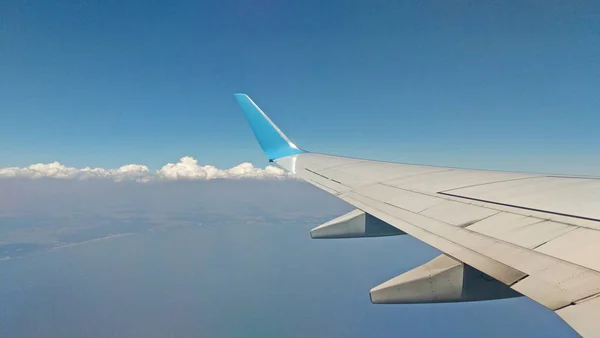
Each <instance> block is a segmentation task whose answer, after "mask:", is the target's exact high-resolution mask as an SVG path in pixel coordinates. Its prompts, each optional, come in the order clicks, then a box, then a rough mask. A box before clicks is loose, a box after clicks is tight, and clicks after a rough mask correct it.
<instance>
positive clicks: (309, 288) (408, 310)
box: [0, 224, 574, 337]
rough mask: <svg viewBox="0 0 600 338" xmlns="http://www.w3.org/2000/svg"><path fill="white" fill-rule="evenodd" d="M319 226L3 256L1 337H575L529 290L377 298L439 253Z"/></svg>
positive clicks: (200, 231)
mask: <svg viewBox="0 0 600 338" xmlns="http://www.w3.org/2000/svg"><path fill="white" fill-rule="evenodd" d="M310 227H311V226H309V225H297V226H294V225H287V226H276V225H261V224H254V225H211V224H207V225H202V226H197V227H183V228H175V229H169V230H166V231H156V232H150V231H147V232H143V233H138V234H133V235H130V236H124V237H119V238H113V239H107V240H101V241H97V242H91V243H85V244H81V245H76V246H72V247H65V248H61V249H57V250H53V251H50V252H46V253H38V254H33V255H29V256H27V257H23V258H19V259H14V260H8V261H1V262H0V316H1V317H0V318H1V321H0V336H1V337H366V336H369V337H397V336H438V335H446V336H463V337H464V336H470V337H479V336H497V337H506V336H539V337H542V336H543V337H564V336H574V333H573V332H572V331H571V330H570V329H569V328H568V327H567V326H566V325H565V324H563V323H562V322H561V321H560V320H559V319H558V318H557V317H555V316H554V314H552V313H551V312H549V311H547V310H545V309H543V308H542V307H541V306H539V305H537V304H535V303H533V302H531V301H529V300H527V299H523V298H521V299H512V300H504V301H495V302H479V303H463V304H440V305H412V306H410V305H372V304H371V303H370V302H369V296H368V290H369V289H370V288H371V287H373V286H375V285H377V284H379V283H380V282H383V281H385V280H387V279H389V278H391V277H393V276H395V275H397V274H399V273H401V272H403V271H405V270H407V269H410V268H412V267H414V266H417V265H418V264H421V263H423V262H425V261H427V260H428V259H430V258H432V257H433V256H435V255H436V254H437V253H436V251H435V250H433V249H431V248H429V247H427V246H425V245H423V244H421V243H419V242H417V241H416V240H414V239H411V238H407V237H393V238H381V239H357V240H311V239H310V237H309V234H308V231H309V230H310Z"/></svg>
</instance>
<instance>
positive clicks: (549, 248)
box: [234, 94, 600, 337]
mask: <svg viewBox="0 0 600 338" xmlns="http://www.w3.org/2000/svg"><path fill="white" fill-rule="evenodd" d="M234 97H235V99H236V101H237V102H238V104H239V105H240V106H241V108H242V110H243V112H244V114H245V115H246V118H247V119H248V122H249V123H250V126H251V127H252V130H253V132H254V135H255V136H256V138H257V140H258V142H259V143H260V146H261V147H262V149H263V151H264V152H265V154H266V155H267V156H268V157H269V160H270V161H273V162H275V163H277V164H278V165H279V166H281V167H283V168H284V169H286V170H288V171H290V172H293V173H295V174H296V175H297V176H298V177H300V178H302V179H304V180H305V181H307V182H309V183H311V184H313V185H315V186H316V187H318V188H321V189H323V190H325V191H327V192H329V193H331V194H332V195H335V196H336V197H338V198H340V199H342V200H344V201H346V202H348V203H350V204H351V205H353V206H355V207H356V210H354V211H352V212H350V213H349V214H346V215H343V216H340V217H338V218H336V219H334V220H332V221H329V222H327V223H325V224H323V225H321V226H319V227H317V228H315V229H313V230H312V231H311V236H312V237H313V238H351V237H376V236H389V235H402V234H408V235H411V236H413V237H415V238H417V239H419V240H421V241H423V242H425V243H427V244H429V245H431V246H433V247H435V248H437V249H438V250H440V251H442V252H443V253H444V254H442V255H440V256H439V257H437V258H435V259H433V260H432V261H430V262H428V263H425V264H424V265H422V266H420V267H418V268H415V269H413V270H411V271H408V272H406V273H404V274H402V275H400V276H398V277H395V278H393V279H391V280H389V281H387V282H385V283H383V284H381V285H379V286H376V287H375V288H373V289H372V290H371V291H370V295H371V301H372V302H373V303H433V302H457V301H473V300H488V299H499V298H507V297H515V296H520V295H524V296H527V297H529V298H531V299H533V300H534V301H536V302H538V303H540V304H542V305H544V306H545V307H547V308H548V309H550V310H552V311H554V312H555V313H556V314H557V315H558V316H560V317H561V318H562V319H563V320H564V321H565V322H566V323H567V324H569V325H570V326H571V327H572V328H574V329H575V330H576V331H577V332H578V333H579V334H580V335H582V336H586V337H588V336H589V337H592V336H600V317H599V315H598V313H600V297H598V296H600V178H599V177H586V176H577V177H573V176H557V175H547V174H531V173H518V172H502V171H489V170H470V169H459V168H445V167H436V166H426V165H410V164H400V163H390V162H379V161H370V160H364V159H357V158H349V157H341V156H331V155H325V154H319V153H312V152H307V151H304V150H302V149H300V148H298V147H297V146H296V145H294V144H293V143H292V142H291V141H290V140H289V139H288V137H287V136H285V135H284V134H283V133H282V132H281V130H279V128H278V127H277V126H275V124H273V122H272V121H271V120H270V119H269V117H267V115H266V114H265V113H264V112H263V111H262V110H261V109H260V108H259V107H258V106H257V105H256V104H255V103H254V102H253V101H252V100H251V99H250V98H249V97H248V96H247V95H245V94H235V95H234Z"/></svg>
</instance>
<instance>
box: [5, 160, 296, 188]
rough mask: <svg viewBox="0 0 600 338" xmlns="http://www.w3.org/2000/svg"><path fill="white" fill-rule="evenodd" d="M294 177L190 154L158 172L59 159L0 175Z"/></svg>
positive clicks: (280, 171)
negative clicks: (220, 166)
mask: <svg viewBox="0 0 600 338" xmlns="http://www.w3.org/2000/svg"><path fill="white" fill-rule="evenodd" d="M292 177H294V176H293V175H292V174H290V173H287V172H285V171H284V170H283V169H280V168H277V167H274V166H267V167H265V168H264V169H261V168H255V167H254V166H253V165H252V163H242V164H239V165H237V166H235V167H233V168H230V169H224V170H223V169H218V168H216V167H214V166H212V165H205V166H201V165H199V164H198V160H196V159H195V158H193V157H189V156H186V157H182V158H181V159H180V160H179V162H177V163H167V164H166V165H164V166H163V167H162V168H160V169H159V170H157V171H150V169H148V167H147V166H145V165H140V164H128V165H124V166H122V167H120V168H118V169H104V168H89V167H86V168H81V169H78V168H73V167H67V166H64V165H62V164H60V163H59V162H52V163H37V164H32V165H30V166H28V167H9V168H0V178H29V179H38V178H56V179H78V180H87V179H110V180H113V181H116V182H120V181H136V182H150V181H176V180H211V179H219V178H220V179H240V178H259V179H286V178H292Z"/></svg>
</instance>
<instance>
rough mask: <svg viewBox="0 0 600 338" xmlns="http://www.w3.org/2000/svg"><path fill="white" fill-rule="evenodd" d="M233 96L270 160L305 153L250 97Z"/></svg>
mask: <svg viewBox="0 0 600 338" xmlns="http://www.w3.org/2000/svg"><path fill="white" fill-rule="evenodd" d="M233 96H234V98H235V100H236V101H237V103H238V104H239V105H240V108H241V109H242V111H243V112H244V115H246V119H247V120H248V122H249V123H250V127H251V128H252V131H253V132H254V136H256V139H257V140H258V143H259V144H260V146H261V148H262V149H263V151H264V152H265V154H266V155H267V156H268V157H269V159H270V160H273V159H277V158H280V157H285V156H290V155H295V154H301V153H304V152H305V151H303V150H300V149H299V148H298V147H297V146H296V145H294V144H293V143H292V142H291V141H290V140H289V139H288V138H287V136H285V134H283V132H282V131H281V130H280V129H279V128H278V127H277V126H276V125H275V124H274V123H273V121H271V119H269V117H268V116H267V115H266V114H265V113H264V112H263V111H262V110H261V109H260V108H259V107H258V106H257V105H256V103H254V101H252V99H251V98H250V97H249V96H248V95H246V94H244V93H235V94H233Z"/></svg>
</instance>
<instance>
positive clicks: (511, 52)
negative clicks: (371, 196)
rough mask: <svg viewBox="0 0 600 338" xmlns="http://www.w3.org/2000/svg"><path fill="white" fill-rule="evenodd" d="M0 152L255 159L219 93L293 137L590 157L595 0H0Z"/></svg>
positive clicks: (10, 155) (550, 160)
mask: <svg viewBox="0 0 600 338" xmlns="http://www.w3.org/2000/svg"><path fill="white" fill-rule="evenodd" d="M0 12H1V13H3V14H2V20H1V24H0V41H2V43H1V45H0V113H1V117H2V123H1V124H0V154H1V155H0V167H5V166H25V165H29V164H31V163H36V162H50V161H56V160H58V161H60V162H61V163H63V164H66V165H70V166H76V167H84V166H93V167H104V168H114V167H118V166H121V165H124V164H128V163H140V164H145V165H148V166H150V168H151V169H155V168H159V167H160V166H161V165H163V164H165V163H167V162H173V161H177V159H179V158H180V157H181V156H186V155H188V156H194V157H196V158H198V160H199V161H200V162H201V163H209V164H213V165H216V166H219V167H229V166H233V165H236V164H238V163H240V162H243V161H250V162H253V163H255V164H257V165H264V164H266V158H265V157H264V155H263V154H262V153H261V152H260V148H259V147H258V146H257V144H256V143H255V142H254V139H253V137H252V133H251V131H250V129H249V128H248V126H247V125H246V122H245V121H244V118H243V115H242V114H241V112H240V111H239V108H238V107H237V106H236V104H235V102H234V100H233V98H232V95H231V94H232V93H234V92H246V93H248V94H249V95H250V96H251V97H252V98H253V99H254V100H255V101H256V102H257V103H258V104H259V105H260V106H261V107H262V108H263V109H264V110H265V111H266V112H267V113H268V114H269V115H270V116H271V117H272V119H273V120H274V121H275V122H276V123H277V124H279V125H280V127H281V128H282V129H283V130H284V132H286V133H287V134H288V135H289V136H290V138H291V139H292V140H293V141H294V142H295V143H296V144H298V145H299V146H301V147H303V148H305V149H308V150H314V151H320V152H327V153H336V154H343V155H350V156H359V157H370V158H375V159H386V160H395V161H405V162H423V163H431V164H440V165H453V166H469V167H482V168H498V169H514V170H532V171H551V172H561V171H562V172H574V173H600V159H598V154H597V149H598V146H599V145H600V133H598V124H599V122H600V114H598V112H599V111H600V95H598V88H600V62H599V61H600V3H598V2H596V1H578V2H572V1H559V2H551V3H549V2H545V1H508V2H502V3H496V2H479V1H471V2H468V1H457V2H451V3H449V2H443V1H405V2H386V1H377V2H373V1H331V2H323V1H293V2H290V1H285V2H284V1H170V2H164V1H91V0H88V1H83V0H81V1H52V2H46V1H24V0H11V1H4V2H2V4H0Z"/></svg>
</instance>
